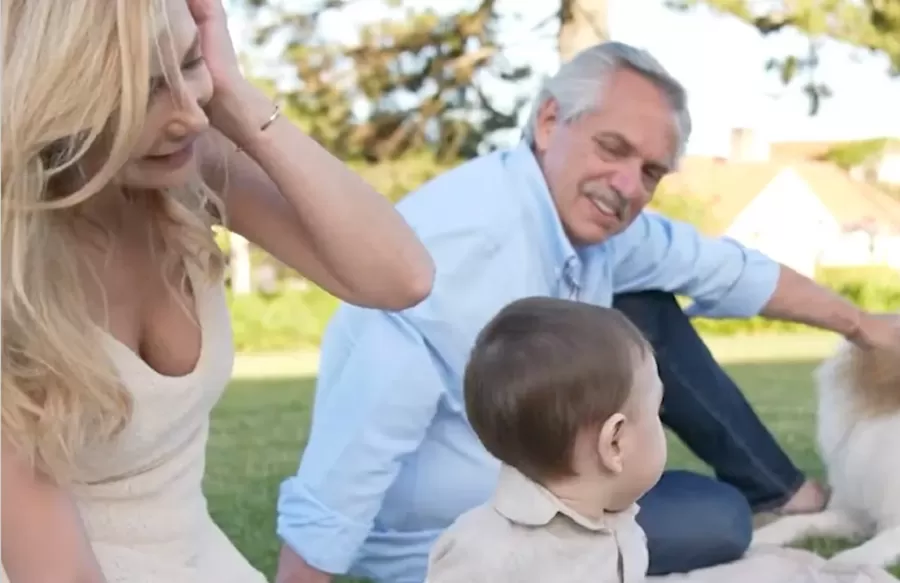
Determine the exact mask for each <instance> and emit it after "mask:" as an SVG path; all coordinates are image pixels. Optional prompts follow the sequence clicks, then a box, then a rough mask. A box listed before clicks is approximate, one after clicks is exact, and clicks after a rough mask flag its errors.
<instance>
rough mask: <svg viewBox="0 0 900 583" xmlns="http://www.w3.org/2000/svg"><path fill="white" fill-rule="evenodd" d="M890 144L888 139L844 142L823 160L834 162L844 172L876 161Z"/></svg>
mask: <svg viewBox="0 0 900 583" xmlns="http://www.w3.org/2000/svg"><path fill="white" fill-rule="evenodd" d="M890 143H891V140H888V139H887V138H876V139H872V140H855V141H852V142H844V143H841V144H838V145H836V146H834V147H832V148H831V149H829V150H828V151H827V152H825V154H823V155H822V156H821V159H822V160H827V161H828V162H832V163H834V164H836V165H837V166H840V167H841V168H843V169H844V170H850V169H851V168H854V167H856V166H860V165H863V164H868V163H870V162H872V161H873V160H875V159H876V158H877V157H878V156H879V155H880V154H882V153H883V152H884V150H885V148H886V147H887V146H888V145H889V144H890Z"/></svg>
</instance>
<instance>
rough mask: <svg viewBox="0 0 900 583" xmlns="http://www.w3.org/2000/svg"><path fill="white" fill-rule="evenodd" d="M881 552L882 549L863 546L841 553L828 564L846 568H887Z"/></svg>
mask: <svg viewBox="0 0 900 583" xmlns="http://www.w3.org/2000/svg"><path fill="white" fill-rule="evenodd" d="M879 551H880V549H876V548H874V547H867V546H866V545H861V546H858V547H853V548H851V549H847V550H846V551H841V552H840V553H838V554H836V555H834V556H833V557H831V558H830V559H829V560H828V563H829V564H832V565H840V566H846V567H879V568H884V567H887V566H888V565H887V564H886V558H885V557H884V556H883V553H881V552H879Z"/></svg>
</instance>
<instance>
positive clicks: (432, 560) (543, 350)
mask: <svg viewBox="0 0 900 583" xmlns="http://www.w3.org/2000/svg"><path fill="white" fill-rule="evenodd" d="M464 385H465V386H464V388H465V401H466V411H467V413H468V416H469V421H470V423H471V424H472V427H473V428H474V430H475V432H476V433H477V434H478V437H479V438H480V439H481V441H482V443H483V444H484V446H485V448H486V449H487V450H488V451H489V452H490V453H491V454H492V455H493V456H494V457H496V458H497V459H498V460H500V462H501V469H500V478H499V481H498V484H497V488H496V491H495V493H494V496H493V498H492V499H491V500H490V501H489V502H488V503H487V504H485V505H483V506H480V507H477V508H475V509H473V510H471V511H469V512H468V513H466V514H464V515H463V516H461V517H460V518H459V519H458V520H457V521H456V522H455V523H453V525H451V526H450V528H448V529H447V530H446V531H445V532H444V534H443V535H442V536H441V537H440V538H439V539H438V540H437V542H436V543H435V545H434V547H433V548H432V551H431V555H430V557H429V563H428V575H427V579H426V583H548V582H552V583H589V582H590V583H638V582H644V581H646V582H648V583H722V582H724V581H727V582H728V583H760V582H765V583H891V582H896V579H895V578H894V577H892V576H891V575H890V574H888V573H887V572H886V571H884V570H882V569H876V568H870V567H852V566H841V565H835V564H829V563H828V562H827V561H826V560H825V559H823V558H821V557H818V556H817V555H815V554H814V553H811V552H808V551H802V550H799V549H781V548H761V549H754V550H753V551H751V552H750V553H748V555H747V556H745V557H744V558H743V559H740V560H738V561H735V562H733V563H728V564H724V565H719V566H716V567H710V568H707V569H700V570H697V571H693V572H691V573H684V574H675V575H665V576H660V577H646V576H645V574H646V572H647V565H648V556H647V544H646V538H645V536H644V533H643V531H642V530H641V528H640V526H638V524H637V522H636V520H635V516H636V514H637V511H638V508H637V504H636V501H637V500H638V499H640V498H641V497H642V496H643V495H644V493H646V492H647V491H648V490H649V489H650V488H651V487H652V486H653V485H654V484H655V483H656V482H657V481H658V480H659V478H660V476H661V475H662V471H663V466H664V465H665V463H666V440H665V436H664V433H663V428H662V423H661V422H660V419H659V409H660V404H661V401H662V391H663V387H662V382H661V381H660V379H659V376H658V374H657V368H656V361H655V359H654V357H653V353H652V350H651V347H650V346H649V344H648V343H647V341H646V340H645V339H644V338H643V336H642V335H641V333H640V332H639V331H638V330H637V329H636V328H635V327H634V326H633V325H632V324H631V322H629V321H628V320H627V319H626V318H625V317H624V316H623V315H621V314H620V313H619V312H617V311H615V310H612V309H607V308H600V307H597V306H592V305H589V304H583V303H577V302H571V301H566V300H557V299H550V298H528V299H523V300H519V301H516V302H513V303H512V304H510V305H509V306H507V307H506V308H504V309H503V310H501V311H500V313H499V314H497V316H496V317H494V319H493V320H492V321H491V322H489V323H488V325H487V326H486V327H485V328H484V330H482V332H481V334H480V335H479V337H478V339H477V341H476V343H475V348H474V349H473V352H472V354H471V357H470V360H469V364H468V367H467V369H466V374H465V380H464Z"/></svg>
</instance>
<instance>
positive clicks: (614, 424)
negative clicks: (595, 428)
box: [597, 413, 628, 474]
mask: <svg viewBox="0 0 900 583" xmlns="http://www.w3.org/2000/svg"><path fill="white" fill-rule="evenodd" d="M627 422H628V419H627V418H626V417H625V415H623V414H622V413H615V414H614V415H612V416H611V417H610V418H609V419H607V420H606V422H605V423H604V424H603V425H602V426H601V427H600V433H599V434H598V436H597V455H598V457H599V458H600V464H601V465H602V467H603V469H605V470H606V471H608V472H612V473H614V474H619V473H621V472H622V469H623V468H624V467H625V464H624V461H623V459H622V437H623V434H624V433H625V426H626V424H627Z"/></svg>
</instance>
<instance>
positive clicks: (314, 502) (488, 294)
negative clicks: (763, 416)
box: [278, 144, 779, 583]
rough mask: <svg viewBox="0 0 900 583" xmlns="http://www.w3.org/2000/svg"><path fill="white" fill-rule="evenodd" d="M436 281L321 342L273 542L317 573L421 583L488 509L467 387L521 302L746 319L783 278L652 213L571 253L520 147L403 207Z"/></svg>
mask: <svg viewBox="0 0 900 583" xmlns="http://www.w3.org/2000/svg"><path fill="white" fill-rule="evenodd" d="M398 208H399V209H400V211H401V212H402V214H403V216H404V217H405V218H406V220H407V221H408V222H409V223H410V224H411V226H412V227H413V228H414V229H415V230H416V232H417V234H418V236H419V237H420V238H421V239H422V241H423V242H424V243H425V245H426V246H427V247H428V249H429V251H430V252H431V254H432V256H433V258H434V262H435V264H436V266H437V271H436V279H435V284H434V289H433V291H432V293H431V295H430V296H429V297H428V298H427V299H426V300H425V301H424V302H422V303H421V304H419V305H418V306H416V307H414V308H411V309H409V310H406V311H403V312H399V313H389V312H383V311H377V310H369V309H363V308H358V307H352V306H347V305H343V306H341V307H340V308H339V310H338V312H337V313H336V315H335V317H334V319H333V320H332V322H331V323H330V325H329V328H328V330H327V332H326V334H325V338H324V339H323V343H322V354H321V363H320V371H319V381H318V387H317V393H316V400H315V406H314V410H313V421H312V427H311V435H310V438H309V443H308V445H307V446H306V449H305V452H304V454H303V457H302V461H301V463H300V468H299V470H298V473H297V475H296V476H293V477H291V478H289V479H287V480H286V481H285V482H284V483H283V484H282V487H281V492H280V496H279V499H278V535H279V536H280V537H281V538H282V539H283V540H284V541H285V542H286V543H287V544H288V545H289V546H290V547H291V548H293V549H294V550H295V551H296V552H297V553H298V554H299V555H300V556H302V557H303V558H304V559H305V560H306V561H307V562H308V563H309V564H310V565H312V566H313V567H315V568H317V569H320V570H322V571H325V572H329V573H350V574H351V575H355V576H360V577H366V578H370V579H372V580H375V581H379V582H386V583H421V582H422V581H423V580H424V576H425V570H426V564H427V559H428V552H429V550H430V548H431V546H432V544H433V543H434V541H435V539H436V538H437V536H438V535H439V534H440V533H441V531H442V530H443V529H445V528H446V527H447V526H449V525H450V523H451V522H453V520H455V519H456V518H457V517H458V516H459V515H460V514H462V513H463V512H465V511H466V510H468V509H470V508H472V507H474V506H477V505H479V504H482V503H484V502H486V501H487V500H488V499H489V497H490V495H491V493H492V492H493V489H494V486H495V484H496V481H497V477H498V471H499V464H498V462H497V461H496V460H495V459H494V458H493V457H492V456H490V455H489V454H488V453H487V452H486V451H485V450H484V448H483V447H482V445H481V443H480V442H479V441H478V438H477V437H476V436H475V434H474V433H473V431H472V429H471V427H470V426H469V424H468V422H467V420H466V417H465V408H464V403H463V395H462V381H461V379H462V375H463V370H464V367H465V364H466V360H467V358H468V356H469V351H470V350H471V348H472V346H473V344H474V341H475V337H476V335H477V334H478V332H479V331H480V330H481V328H482V327H483V326H484V325H485V324H486V323H487V322H488V320H490V319H491V318H492V317H493V316H494V315H495V314H496V313H497V312H498V311H499V310H500V309H501V308H502V307H503V306H505V305H506V304H508V303H509V302H511V301H513V300H515V299H519V298H522V297H525V296H536V295H537V296H553V297H559V298H578V299H580V300H581V301H585V302H592V303H595V304H598V305H601V306H610V305H611V304H612V298H613V294H616V293H622V292H629V291H637V290H646V289H662V290H667V291H671V292H677V293H679V294H683V295H686V296H689V297H691V298H693V300H694V304H693V305H692V306H691V308H690V313H691V314H694V315H705V316H709V317H749V316H752V315H755V314H757V313H758V312H759V310H760V309H761V308H762V306H764V305H765V303H766V302H767V301H768V299H769V297H770V296H771V295H772V293H773V291H774V289H775V285H776V282H777V279H778V274H779V266H778V264H777V263H775V262H773V261H772V260H770V259H768V258H767V257H765V256H763V255H762V254H760V253H758V252H755V251H752V250H749V249H746V248H744V247H742V246H740V245H738V244H737V243H735V242H733V241H730V240H726V239H711V238H705V237H702V236H701V235H699V234H698V233H697V231H696V230H695V229H694V228H693V227H691V226H690V225H687V224H683V223H679V222H675V221H670V220H667V219H666V218H664V217H662V216H660V215H657V214H653V213H643V214H642V215H640V216H639V217H638V218H637V219H636V220H635V222H634V223H633V224H632V225H631V226H630V227H629V228H628V229H627V230H625V231H624V232H623V233H621V234H619V235H617V236H615V237H613V238H611V239H610V240H608V241H606V242H604V243H601V244H598V245H594V246H591V247H587V248H581V249H575V248H574V247H573V246H572V244H571V243H570V242H569V240H568V239H567V237H566V236H565V234H564V232H563V227H562V224H561V223H560V220H559V217H558V215H557V213H556V210H555V208H554V206H553V202H552V199H551V196H550V192H549V190H548V188H547V185H546V182H545V181H544V178H543V175H542V174H541V171H540V169H539V167H538V165H537V162H536V161H535V159H534V156H533V155H532V153H531V151H530V150H529V148H528V147H527V146H525V145H524V144H523V145H520V146H519V147H517V148H514V149H512V150H508V151H501V152H495V153H492V154H489V155H487V156H483V157H480V158H478V159H475V160H473V161H471V162H468V163H466V164H464V165H463V166H460V167H458V168H456V169H454V170H452V171H450V172H448V173H446V174H444V175H443V176H441V177H439V178H437V179H435V180H433V181H431V182H430V183H428V184H426V185H425V186H423V187H422V188H420V189H419V190H418V191H417V192H415V193H413V194H410V195H409V196H407V197H406V198H405V199H404V200H403V201H402V202H401V203H400V205H398Z"/></svg>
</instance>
